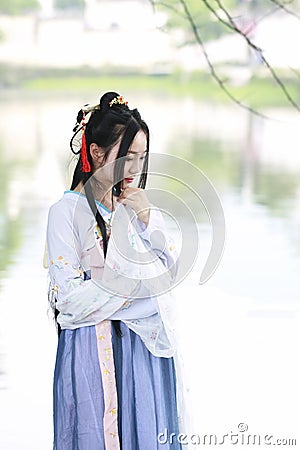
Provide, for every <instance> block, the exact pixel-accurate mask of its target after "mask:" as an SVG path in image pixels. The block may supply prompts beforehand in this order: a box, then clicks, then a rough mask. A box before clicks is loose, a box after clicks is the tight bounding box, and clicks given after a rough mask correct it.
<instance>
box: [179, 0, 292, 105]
mask: <svg viewBox="0 0 300 450" xmlns="http://www.w3.org/2000/svg"><path fill="white" fill-rule="evenodd" d="M180 1H181V3H185V1H184V0H180ZM202 1H203V3H204V4H205V6H206V7H207V8H208V9H209V11H211V12H212V14H213V15H214V16H215V17H216V18H217V19H218V20H219V21H220V22H221V23H223V24H224V25H225V26H226V27H227V28H229V29H230V30H231V31H234V32H236V33H238V34H239V35H241V36H242V37H243V38H244V39H245V41H246V42H247V44H248V46H249V47H250V48H252V50H254V51H255V53H258V54H259V56H260V58H261V60H262V62H263V63H264V65H265V66H266V67H267V69H268V70H269V72H270V73H271V75H272V77H273V79H274V80H275V81H276V83H277V85H278V86H279V87H280V89H281V90H282V92H283V93H284V95H285V97H286V98H287V100H288V101H289V103H290V104H291V105H292V106H293V107H294V108H295V109H297V111H299V112H300V106H299V105H298V104H297V103H296V102H295V101H294V99H293V98H292V97H291V95H290V93H289V92H288V90H287V88H286V87H285V85H284V83H283V82H282V81H281V80H280V78H279V76H278V75H277V73H276V71H275V70H274V69H273V67H272V66H271V65H270V63H269V62H268V60H267V59H266V58H265V56H264V54H263V51H262V49H261V48H260V47H258V46H257V45H256V44H254V43H253V42H252V41H251V39H250V38H249V37H248V36H247V35H246V33H244V32H243V31H242V30H240V29H239V28H238V27H237V26H236V24H235V23H234V21H233V19H232V17H231V16H230V14H229V13H228V11H227V10H226V8H224V6H223V5H222V3H221V1H220V0H215V1H216V3H217V4H218V6H219V8H220V9H221V10H222V11H223V13H224V14H225V16H226V17H227V19H228V22H227V21H226V20H224V19H223V18H222V17H221V16H220V15H219V14H218V13H217V12H216V10H215V9H214V8H213V7H212V6H211V5H209V3H208V1H207V0H202Z"/></svg>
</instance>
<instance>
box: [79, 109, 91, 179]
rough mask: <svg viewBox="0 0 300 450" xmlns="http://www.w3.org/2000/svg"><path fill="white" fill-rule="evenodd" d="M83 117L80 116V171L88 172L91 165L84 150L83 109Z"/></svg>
mask: <svg viewBox="0 0 300 450" xmlns="http://www.w3.org/2000/svg"><path fill="white" fill-rule="evenodd" d="M82 113H83V118H82V137H81V150H80V157H81V172H90V171H91V165H90V162H89V160H88V156H87V151H86V137H85V111H84V110H82Z"/></svg>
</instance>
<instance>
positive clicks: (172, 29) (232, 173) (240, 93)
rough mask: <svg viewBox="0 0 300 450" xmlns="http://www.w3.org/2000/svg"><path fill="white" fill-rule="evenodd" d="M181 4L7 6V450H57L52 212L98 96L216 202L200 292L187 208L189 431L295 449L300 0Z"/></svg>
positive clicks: (58, 1)
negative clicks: (218, 255) (206, 183)
mask: <svg viewBox="0 0 300 450" xmlns="http://www.w3.org/2000/svg"><path fill="white" fill-rule="evenodd" d="M183 3H184V2H182V1H179V2H177V1H176V0H174V1H166V2H161V3H160V2H155V1H153V2H150V1H148V0H109V1H105V0H0V117H1V120H0V159H1V165H0V171H1V177H0V186H1V189H0V230H1V234H0V245H1V253H0V305H1V315H0V415H1V421H0V447H1V448H3V449H4V450H35V449H38V450H40V449H45V450H46V449H49V450H50V449H51V448H52V398H51V396H52V376H53V368H54V362H55V351H56V344H57V337H56V332H55V327H54V324H53V320H52V315H51V313H50V312H49V311H48V304H47V288H48V278H47V270H46V269H45V268H44V267H43V253H44V245H45V238H46V236H45V233H46V225H47V213H48V209H49V207H50V205H51V204H52V203H54V202H56V201H57V200H58V199H59V198H60V197H61V196H62V194H63V191H64V190H65V189H69V187H70V176H71V169H70V167H69V163H70V160H71V152H70V150H69V140H70V138H71V135H72V128H73V126H74V124H75V118H76V115H77V111H78V110H79V109H80V108H81V106H82V105H83V104H85V103H97V101H98V100H99V98H100V96H101V95H102V93H104V92H105V91H106V90H114V91H118V92H120V93H121V94H122V95H124V96H125V97H126V99H127V100H128V101H129V105H130V106H131V107H138V108H139V110H140V112H141V113H142V116H143V117H144V118H145V120H146V121H147V122H148V124H149V126H150V130H151V146H152V148H151V151H152V152H158V153H168V154H171V155H175V156H179V157H181V158H184V159H186V160H187V161H190V162H191V163H193V164H194V165H196V166H197V167H198V168H199V169H200V170H201V171H202V172H203V173H204V174H205V176H207V177H208V178H209V180H210V181H211V183H212V184H213V185H214V187H215V189H216V191H217V193H218V195H219V197H220V200H221V203H222V206H223V210H224V214H225V220H226V245H225V249H224V254H223V257H222V259H221V261H220V264H219V266H218V267H217V270H216V271H215V273H214V274H213V275H212V277H211V278H210V279H209V280H208V281H207V282H206V283H205V284H204V285H200V284H199V278H200V272H201V269H202V268H203V266H204V264H205V260H206V258H207V255H208V252H209V248H210V245H211V238H212V236H211V227H210V222H209V218H208V217H207V215H205V214H204V213H205V210H204V209H203V207H202V205H199V204H198V203H197V201H196V200H194V203H193V208H194V209H195V211H196V210H198V209H199V210H200V209H201V208H202V209H203V211H202V212H203V214H202V213H201V214H199V219H198V230H199V258H198V260H197V262H196V264H195V265H194V267H193V270H192V271H191V273H190V274H189V276H188V277H187V278H186V279H185V280H184V281H183V282H182V283H181V284H180V285H179V286H178V287H177V288H176V298H177V305H178V306H177V307H178V311H179V314H178V334H179V342H180V347H181V352H182V354H183V359H184V367H185V372H186V375H187V379H188V381H187V385H188V386H189V389H190V392H191V394H192V395H191V397H192V400H193V405H191V406H190V410H191V413H192V414H191V415H192V416H193V425H192V431H193V433H198V434H203V435H204V434H205V433H214V434H216V435H217V436H219V438H220V440H221V437H222V436H223V434H226V433H229V434H230V433H233V434H238V428H237V427H238V424H239V423H242V422H243V423H246V424H247V425H248V433H249V434H259V433H260V434H261V436H264V435H265V434H269V435H273V436H274V439H275V438H281V439H283V438H287V439H288V438H295V439H297V440H298V441H297V443H298V445H299V442H300V435H299V424H298V414H296V411H298V405H299V402H300V392H299V377H300V364H299V356H298V355H299V296H300V285H299V264H300V233H299V225H300V177H299V172H300V152H299V144H300V137H299V125H300V122H299V119H300V115H299V110H300V106H298V105H300V85H299V74H300V54H299V51H298V43H299V38H300V19H299V17H300V2H299V1H289V2H282V3H279V2H277V1H271V0H260V1H255V0H224V1H223V2H220V1H216V0H213V1H209V2H205V1H196V0H194V1H193V0H186V2H185V3H184V4H183ZM184 6H185V7H186V8H188V11H189V12H190V17H191V18H192V20H193V24H194V25H195V28H194V32H193V29H192V27H191V23H190V22H189V20H188V17H187V15H186V12H187V9H185V8H184ZM223 7H224V8H223ZM226 11H227V12H228V13H229V15H230V18H231V20H232V21H233V22H232V23H233V24H234V25H235V27H236V29H235V30H232V29H231V30H230V29H229V28H228V25H226V24H225V25H224V23H222V21H225V22H226V23H227V24H228V23H229V24H230V23H231V22H230V20H229V16H228V15H226ZM232 23H231V25H232ZM195 30H197V33H198V34H197V33H196V34H195ZM239 32H241V33H242V34H244V36H242V35H241V33H239ZM245 36H246V37H247V38H248V39H250V40H251V42H253V43H254V45H256V46H257V50H256V51H254V50H253V49H251V48H250V46H249V43H247V42H246V39H245ZM197 38H198V42H197ZM201 43H202V44H201ZM204 49H205V52H206V53H205V52H204ZM205 55H206V56H205ZM207 58H208V59H209V62H210V66H209V65H208V61H207ZM264 58H265V59H266V61H267V63H268V64H269V65H270V66H271V68H272V71H273V73H272V72H271V71H270V70H269V69H268V67H267V66H266V64H265V63H264ZM274 71H275V75H276V77H277V81H276V80H275V78H274ZM214 74H217V77H218V79H219V82H221V84H222V85H223V86H225V87H226V89H227V91H228V92H229V93H230V95H231V96H232V97H234V99H235V101H233V100H232V99H229V97H228V95H227V94H226V93H225V92H224V89H222V88H221V87H220V83H219V84H218V83H217V81H216V76H213V75H214ZM278 80H279V82H280V83H281V86H280V85H279V83H278ZM282 87H283V88H284V89H285V90H286V92H288V95H289V96H290V99H288V97H287V94H286V93H285V92H284V90H283V88H282ZM237 102H242V103H243V105H245V106H246V107H242V106H239V105H238V104H237ZM249 109H253V110H254V111H255V112H254V113H253V112H251V111H250V110H249ZM162 183H163V185H164V188H165V189H167V188H168V186H167V185H166V184H165V183H166V180H162ZM170 189H171V186H170ZM173 189H175V191H176V195H178V196H179V197H180V198H182V199H185V198H187V197H188V196H189V193H188V192H187V191H186V190H185V187H184V186H183V185H182V184H178V185H177V186H172V190H173ZM240 434H241V433H240ZM208 447H209V446H207V447H206V446H204V445H203V448H208ZM231 447H232V445H230V444H228V445H227V447H226V446H224V447H223V448H231Z"/></svg>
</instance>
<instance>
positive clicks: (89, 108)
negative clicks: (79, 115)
mask: <svg viewBox="0 0 300 450" xmlns="http://www.w3.org/2000/svg"><path fill="white" fill-rule="evenodd" d="M97 109H100V105H89V104H88V103H87V104H86V105H84V106H83V107H82V112H83V113H86V114H88V113H90V112H94V111H95V110H97Z"/></svg>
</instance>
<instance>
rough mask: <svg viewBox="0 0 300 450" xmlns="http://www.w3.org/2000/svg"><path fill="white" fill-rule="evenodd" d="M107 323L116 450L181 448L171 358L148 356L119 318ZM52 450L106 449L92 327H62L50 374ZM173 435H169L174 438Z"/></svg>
mask: <svg viewBox="0 0 300 450" xmlns="http://www.w3.org/2000/svg"><path fill="white" fill-rule="evenodd" d="M120 325H121V332H122V336H118V335H117V334H116V332H115V330H114V327H111V336H112V338H111V339H112V348H113V361H114V366H115V379H116V388H117V399H118V411H117V420H118V434H119V442H120V449H121V450H155V449H159V448H161V449H164V450H168V449H172V450H180V449H181V444H179V443H178V440H177V439H175V440H171V442H166V443H165V442H164V443H162V444H161V443H160V441H159V439H158V436H159V434H160V433H167V434H168V435H170V434H171V433H175V435H176V436H178V433H179V431H178V418H177V405H176V379H175V370H174V361H173V358H160V357H155V356H153V355H152V354H151V353H150V352H149V350H148V349H147V348H146V347H145V345H144V343H143V342H142V340H141V339H140V337H139V336H138V335H137V334H135V333H134V332H133V331H131V330H130V329H129V328H128V327H127V326H126V325H125V324H124V323H123V322H120ZM53 393H54V397H53V398H54V446H53V448H54V450H106V446H105V441H104V427H103V414H104V396H103V385H102V379H101V373H100V367H99V358H98V352H97V340H96V332H95V327H94V326H89V327H82V328H78V329H76V330H63V331H62V332H61V335H60V337H59V342H58V349H57V357H56V365H55V372H54V389H53ZM175 435H173V436H175Z"/></svg>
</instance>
